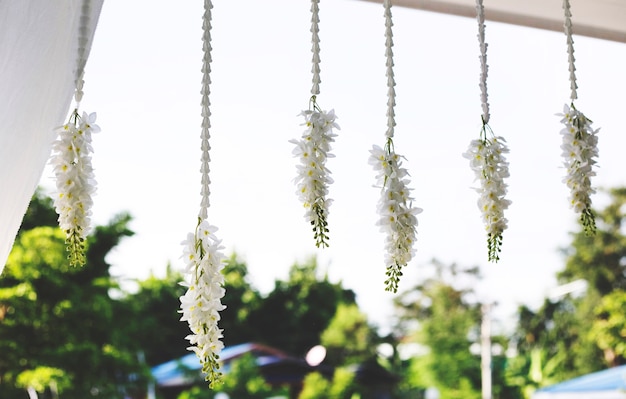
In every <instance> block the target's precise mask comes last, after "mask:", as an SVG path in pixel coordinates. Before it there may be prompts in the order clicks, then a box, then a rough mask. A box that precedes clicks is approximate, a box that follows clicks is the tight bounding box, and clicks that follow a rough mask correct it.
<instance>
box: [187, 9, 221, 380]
mask: <svg viewBox="0 0 626 399" xmlns="http://www.w3.org/2000/svg"><path fill="white" fill-rule="evenodd" d="M212 8H213V5H212V3H211V0H205V1H204V15H203V25H202V28H203V36H202V44H203V60H202V90H201V94H202V101H201V106H202V132H201V135H200V137H201V151H202V157H201V168H200V171H201V192H200V194H201V202H200V212H199V215H198V223H197V225H196V228H195V230H194V232H192V233H189V234H188V235H187V238H186V239H185V240H184V241H183V242H182V245H183V248H184V249H183V258H184V259H185V268H184V275H185V281H184V283H183V285H185V286H186V287H187V291H186V292H185V294H184V295H183V296H182V297H180V304H181V306H180V311H179V312H180V313H182V317H181V321H187V323H188V324H189V329H190V330H191V334H190V335H188V336H187V337H186V338H187V340H189V343H190V344H191V346H190V347H189V348H187V349H189V350H190V351H193V352H195V354H196V356H197V357H198V358H199V360H200V363H201V365H202V372H203V373H204V374H205V379H206V381H208V383H209V387H210V388H213V387H215V385H216V384H218V383H219V382H221V380H222V373H221V371H220V363H219V354H220V352H221V350H222V349H223V348H224V344H223V342H222V341H221V338H222V337H223V336H222V330H221V329H220V328H219V326H218V321H219V320H220V313H219V312H221V311H222V310H224V309H225V306H224V305H223V304H222V302H221V299H222V298H223V297H224V294H225V290H224V287H223V286H224V276H223V274H222V269H223V268H224V261H225V258H226V257H225V256H224V253H223V249H224V247H223V246H222V245H221V241H220V240H219V239H218V238H217V237H216V235H215V232H216V231H217V227H215V226H213V225H211V224H209V222H208V221H207V220H206V219H207V214H208V208H209V194H210V189H209V184H210V179H209V161H210V157H209V150H210V145H209V138H210V134H209V129H210V127H211V122H210V116H211V111H210V100H209V94H210V84H211V79H210V72H211V9H212Z"/></svg>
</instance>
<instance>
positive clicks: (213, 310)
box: [179, 221, 225, 387]
mask: <svg viewBox="0 0 626 399" xmlns="http://www.w3.org/2000/svg"><path fill="white" fill-rule="evenodd" d="M216 231H217V227H215V226H211V225H210V224H209V223H208V222H206V221H202V222H201V223H200V224H199V225H198V227H197V229H196V234H192V233H189V234H188V236H187V239H186V240H185V241H183V242H182V245H183V246H184V250H183V257H184V258H185V262H186V267H185V269H184V273H185V282H184V283H183V285H185V286H187V292H186V293H185V295H183V296H182V297H180V311H179V312H180V313H182V317H181V319H180V320H181V321H187V322H188V323H189V328H190V330H191V332H192V334H190V335H188V336H187V337H186V338H187V339H188V340H189V343H190V344H191V346H190V347H189V348H187V349H189V350H190V351H193V352H195V354H196V355H197V356H198V358H199V359H200V363H201V364H202V372H203V373H205V374H206V380H207V381H209V386H211V387H212V386H213V385H214V384H215V383H217V382H219V381H220V379H221V372H220V371H219V368H220V365H219V353H220V351H221V350H222V348H223V347H224V344H223V343H222V341H221V338H222V330H221V329H220V328H219V327H218V321H219V320H220V314H219V312H220V311H222V310H224V309H225V306H224V305H223V304H222V302H221V298H222V297H224V293H225V290H224V287H223V285H224V276H223V275H222V272H221V271H222V269H223V268H224V258H225V256H224V254H223V252H222V249H223V248H224V247H223V246H222V245H221V241H220V240H218V239H217V237H216V236H215V232H216Z"/></svg>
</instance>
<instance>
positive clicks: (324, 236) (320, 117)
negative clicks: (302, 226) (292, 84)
mask: <svg viewBox="0 0 626 399" xmlns="http://www.w3.org/2000/svg"><path fill="white" fill-rule="evenodd" d="M301 115H302V116H304V119H305V123H304V125H305V126H306V129H305V131H304V133H303V134H302V138H300V139H299V140H290V143H293V144H295V145H296V146H295V148H294V149H293V155H294V156H295V157H298V158H299V159H300V164H299V165H298V166H297V171H298V175H297V177H296V178H295V179H294V181H295V183H296V187H297V190H296V193H297V195H298V198H299V199H300V201H301V202H302V204H303V205H304V208H305V209H306V212H305V215H304V216H305V218H306V219H307V220H308V221H309V222H310V223H311V226H313V238H314V239H315V244H316V245H317V246H318V247H328V220H327V218H328V208H329V207H330V205H331V203H332V199H330V198H327V195H328V187H329V186H330V184H332V183H333V179H332V178H331V177H330V173H331V172H330V170H328V168H327V167H326V160H327V159H328V158H332V157H334V155H333V154H332V153H331V152H330V151H331V145H330V143H332V142H333V141H334V138H335V137H336V136H337V135H336V134H335V133H334V132H333V129H339V125H337V123H335V119H336V116H335V111H334V110H330V111H329V112H324V111H322V110H321V109H317V108H316V109H314V110H309V111H303V112H302V113H301Z"/></svg>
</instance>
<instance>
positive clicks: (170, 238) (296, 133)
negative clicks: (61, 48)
mask: <svg viewBox="0 0 626 399" xmlns="http://www.w3.org/2000/svg"><path fill="white" fill-rule="evenodd" d="M201 3H202V2H200V1H193V2H191V1H189V2H175V4H174V3H172V2H168V1H163V0H141V1H140V0H135V1H132V2H125V1H107V2H105V4H104V7H103V9H102V14H101V17H100V22H99V26H98V29H97V31H96V38H95V42H94V45H93V48H92V51H91V56H90V59H89V62H88V64H87V67H86V75H85V97H84V100H83V104H82V109H83V110H84V111H88V112H93V111H95V112H97V113H98V124H99V125H100V127H101V128H102V133H100V134H98V135H97V136H95V137H94V147H95V155H94V161H93V162H94V167H95V168H96V177H97V180H98V193H97V195H96V197H95V207H94V220H95V222H96V223H99V224H102V223H106V222H107V221H108V220H109V219H110V218H111V217H112V216H113V215H114V214H115V213H117V212H121V211H129V212H130V213H131V214H132V215H133V217H134V221H133V222H132V224H131V227H132V229H133V230H134V231H135V232H136V235H135V236H134V237H132V238H128V239H126V240H125V241H124V242H123V243H122V244H121V245H120V246H119V247H118V248H117V249H116V250H115V251H114V253H112V254H111V256H110V258H109V261H110V262H111V263H112V264H113V265H114V269H113V272H114V274H116V275H120V276H124V277H126V278H136V277H140V278H143V277H146V276H147V275H148V273H149V272H150V271H153V272H154V273H155V274H157V275H162V274H163V272H164V270H165V267H166V264H167V263H168V262H172V264H173V265H174V266H176V267H178V266H182V264H181V262H180V260H179V256H180V254H181V246H180V245H179V243H180V242H181V241H182V240H183V239H184V238H185V236H186V234H187V233H188V232H191V231H192V230H193V229H194V227H195V225H196V220H197V214H198V210H199V201H200V194H199V193H200V174H199V165H200V161H199V158H200V150H199V147H200V140H199V135H200V120H201V119H200V95H199V91H200V80H201V75H200V67H201V57H202V54H201V42H200V38H201V15H202V4H201ZM309 7H310V2H309V1H307V0H297V1H294V0H272V1H263V2H261V1H258V0H238V1H231V0H228V1H226V0H215V7H214V9H213V26H214V29H213V32H212V36H213V60H214V61H213V64H212V69H213V72H212V81H213V84H212V86H211V90H212V93H211V101H212V104H213V105H212V112H213V116H212V125H213V126H212V128H211V135H212V137H211V146H212V150H211V158H212V162H211V180H212V183H211V192H212V194H211V208H210V209H209V221H210V222H211V223H212V224H214V225H217V226H218V227H219V228H220V230H219V232H218V236H219V237H220V238H221V239H222V240H223V243H224V245H225V246H226V248H227V249H226V252H227V253H228V254H230V253H232V251H236V252H237V253H238V255H239V256H240V258H241V259H242V260H244V261H245V262H246V263H247V265H248V267H249V270H250V274H251V276H250V277H251V282H252V284H253V285H254V286H255V287H257V288H258V289H260V290H261V291H262V292H264V293H267V292H269V291H270V290H271V289H272V288H273V283H274V280H276V279H286V278H287V272H288V270H289V268H290V266H291V265H292V264H293V263H294V262H303V261H305V260H306V259H307V258H309V257H310V256H317V259H318V263H319V265H320V268H321V269H322V271H326V272H327V273H328V275H329V277H330V279H331V280H332V281H339V280H341V281H343V284H344V286H345V287H347V288H351V289H353V290H355V291H356V293H357V295H358V298H357V299H358V301H359V304H360V306H361V308H362V309H363V310H364V311H365V312H367V314H368V315H369V317H370V319H371V321H373V322H375V323H377V324H379V325H386V323H387V322H388V320H389V315H390V311H391V301H392V298H393V294H390V293H388V292H385V291H384V285H383V279H384V271H385V265H384V263H383V256H384V254H383V247H384V236H383V235H382V233H379V231H378V227H377V226H376V225H375V223H376V220H377V215H376V204H377V201H378V197H379V190H378V189H376V188H373V184H374V183H375V174H374V171H373V170H372V169H371V167H370V166H369V165H368V163H367V158H368V155H369V153H368V151H369V149H370V148H371V147H372V145H373V144H377V145H381V146H382V145H383V143H384V133H385V128H386V125H385V123H386V119H385V112H386V101H387V99H386V78H385V75H384V73H385V59H384V36H383V34H384V19H383V8H382V5H380V4H374V3H369V2H361V1H356V0H334V1H322V2H321V5H320V10H321V11H320V14H321V15H320V17H321V22H320V37H321V51H322V54H321V57H322V64H321V68H322V72H321V75H322V85H321V94H320V96H318V103H319V104H320V105H321V106H322V107H323V108H325V109H331V108H334V109H335V111H336V113H337V115H338V117H339V119H338V123H339V124H340V126H341V131H339V137H338V138H337V140H336V142H335V143H334V146H333V153H334V154H335V155H336V158H333V159H330V160H329V163H328V167H329V168H330V169H331V171H332V172H333V178H334V179H335V183H334V185H333V186H331V188H330V197H331V198H332V199H334V203H333V205H332V207H331V209H330V217H329V223H330V244H331V246H330V248H328V249H323V250H318V249H316V248H315V244H314V241H313V237H312V233H311V232H310V228H309V224H308V222H307V221H305V219H304V217H303V215H304V209H303V208H302V206H301V204H300V203H299V201H298V198H297V196H296V194H295V186H294V184H293V178H294V177H295V175H296V163H297V159H295V158H292V155H291V150H292V144H290V143H288V140H289V139H292V138H298V137H300V135H301V133H302V130H303V127H302V126H300V124H301V122H302V120H301V118H300V117H298V114H299V113H300V112H301V111H302V110H304V109H306V108H307V107H308V101H309V97H310V88H311V73H310V70H311V64H310V61H311V53H310V48H311V44H310V40H311V35H310V32H309V28H310V22H309V21H310V11H309ZM572 11H573V13H574V17H573V21H574V24H576V14H575V13H576V11H575V10H572ZM393 16H394V23H395V26H394V42H395V47H394V52H395V56H396V57H395V73H396V81H397V87H396V91H397V108H396V115H397V127H396V138H395V143H396V151H397V152H398V153H400V154H402V155H404V156H406V158H407V161H406V162H405V165H404V166H405V167H407V168H408V169H409V172H410V174H411V176H412V182H411V187H413V188H414V191H413V195H414V197H415V202H416V205H417V206H419V207H421V208H423V209H424V212H423V213H421V214H420V215H419V216H418V219H419V226H418V242H417V247H416V248H417V255H416V257H415V258H414V260H413V261H412V262H411V263H410V264H409V265H408V266H407V268H405V271H406V272H405V276H404V278H403V280H402V281H401V282H400V289H401V290H402V289H405V288H409V287H411V286H413V285H415V284H417V283H418V282H419V281H420V279H423V278H424V277H425V276H426V273H427V272H426V270H427V269H428V268H427V265H428V264H429V262H430V260H431V259H433V258H437V259H439V260H441V261H442V262H445V263H452V262H456V263H458V264H460V265H463V266H473V265H479V266H480V267H481V269H482V272H483V274H484V279H483V281H482V282H481V283H480V285H479V286H478V287H477V289H478V291H479V293H480V297H481V299H483V300H486V301H497V302H498V303H499V304H500V305H499V306H498V308H497V312H496V314H497V315H498V317H499V318H500V319H501V320H505V319H506V318H507V317H511V316H512V315H513V313H514V311H515V309H516V307H517V305H518V304H520V303H526V304H530V305H531V306H535V305H537V304H539V303H540V302H541V301H542V299H543V298H544V297H545V296H546V294H547V293H548V290H549V289H550V288H552V287H554V286H555V285H556V281H555V278H554V274H555V272H556V271H558V270H560V269H562V267H563V265H564V259H563V258H562V256H561V255H560V254H559V248H562V247H565V246H567V245H568V244H569V242H570V239H569V235H568V234H569V233H570V232H571V231H574V230H576V229H577V228H578V227H577V216H576V215H575V214H574V213H573V211H572V210H570V209H569V207H568V199H567V196H568V192H567V189H566V187H565V186H564V184H563V183H562V182H561V179H562V177H563V175H564V174H565V171H564V169H563V168H562V167H561V158H560V153H561V151H560V140H561V138H560V135H559V131H560V129H561V125H560V123H559V118H558V117H556V116H555V115H554V114H555V113H558V112H561V110H562V108H563V105H564V104H565V103H566V102H569V82H568V73H567V54H566V45H565V35H564V34H562V33H558V32H545V31H540V30H536V29H530V28H522V27H515V26H507V25H504V24H499V23H494V22H490V21H487V29H486V40H487V42H488V43H489V49H488V54H487V59H488V64H489V67H490V69H489V77H488V87H489V95H490V103H491V122H490V125H491V127H492V129H493V130H494V132H495V133H496V134H497V135H502V136H504V137H505V138H506V139H507V141H508V144H509V148H510V150H511V152H510V154H509V156H508V160H509V161H510V171H511V177H510V179H509V180H508V183H509V199H511V200H512V201H513V203H512V205H511V207H510V208H509V210H508V211H507V213H506V217H507V218H508V219H509V229H508V230H506V231H505V233H504V244H503V252H502V254H501V261H500V262H499V263H497V264H489V263H488V262H487V253H486V237H485V234H484V229H483V226H482V222H481V218H480V213H479V211H478V209H477V206H476V200H477V198H478V197H477V193H475V192H474V191H473V190H471V187H473V186H475V184H476V183H474V182H473V173H472V171H471V170H470V168H469V164H468V161H467V160H466V159H465V158H463V157H462V156H461V154H462V153H463V152H464V151H465V150H466V148H467V146H468V144H469V142H470V140H472V139H475V138H478V134H479V129H480V115H481V108H480V95H479V88H478V75H479V61H478V40H477V38H476V34H477V25H476V22H475V20H474V19H469V18H461V17H453V16H446V15H440V14H434V13H429V12H423V11H416V10H410V9H404V8H401V7H394V8H393ZM575 50H576V53H575V55H576V62H577V63H576V65H577V74H578V79H579V87H580V89H579V100H577V102H576V106H577V108H578V109H579V110H581V111H583V112H584V113H585V114H586V115H587V116H588V117H590V118H591V119H592V120H593V121H594V126H595V127H601V131H600V134H599V147H600V159H599V165H600V168H599V169H598V176H597V178H596V179H595V181H594V182H595V184H596V185H597V186H598V187H610V186H616V185H624V184H626V177H625V176H624V173H623V148H624V146H625V144H626V138H625V137H624V136H623V126H622V124H621V122H620V116H623V114H624V113H623V104H622V103H623V101H622V100H620V98H623V94H624V93H625V92H626V80H625V79H624V78H623V71H624V70H626V47H625V46H624V45H623V44H616V43H611V42H606V41H601V40H595V39H589V38H582V37H575ZM51 176H52V173H51V172H50V171H49V170H46V172H45V175H44V177H43V178H42V184H44V185H45V186H47V187H50V186H51V185H52V183H51V180H50V177H51ZM594 200H595V201H596V204H601V202H602V197H601V196H600V195H598V196H596V197H595V198H594ZM227 305H228V304H227Z"/></svg>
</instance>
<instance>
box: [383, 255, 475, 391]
mask: <svg viewBox="0 0 626 399" xmlns="http://www.w3.org/2000/svg"><path fill="white" fill-rule="evenodd" d="M432 266H434V270H435V273H434V277H432V278H428V279H426V280H425V281H424V282H423V283H421V284H418V285H416V286H415V287H413V288H410V289H408V290H406V291H404V292H402V293H401V294H400V295H399V296H398V297H397V298H396V299H395V301H394V303H395V306H396V310H397V314H398V327H397V329H396V330H397V331H398V332H403V333H404V334H405V337H404V338H400V340H402V341H403V342H404V343H405V344H406V343H408V342H411V341H412V343H413V344H419V345H420V346H421V347H422V348H424V349H425V350H424V352H425V353H424V354H422V355H419V356H415V357H413V358H412V359H410V360H409V361H408V362H407V363H408V364H405V365H404V370H405V371H410V372H409V373H407V374H405V376H404V377H405V379H406V382H405V384H404V385H405V386H404V388H403V389H404V390H415V388H426V387H430V386H434V387H436V388H437V389H438V390H439V392H440V394H441V399H456V398H458V399H461V398H463V399H471V398H479V397H480V389H481V382H480V358H479V357H478V356H475V355H473V354H472V353H471V352H470V346H471V345H472V343H473V342H474V341H473V340H472V339H471V337H472V335H473V336H474V337H477V336H478V333H477V331H478V326H479V324H480V304H478V303H475V302H471V301H470V300H469V299H468V298H471V294H472V292H473V291H472V289H471V287H472V286H473V283H474V282H475V279H476V278H478V275H479V274H478V269H477V268H467V269H462V268H459V267H458V266H457V265H456V264H452V265H444V264H443V263H440V262H438V261H433V262H432Z"/></svg>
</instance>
